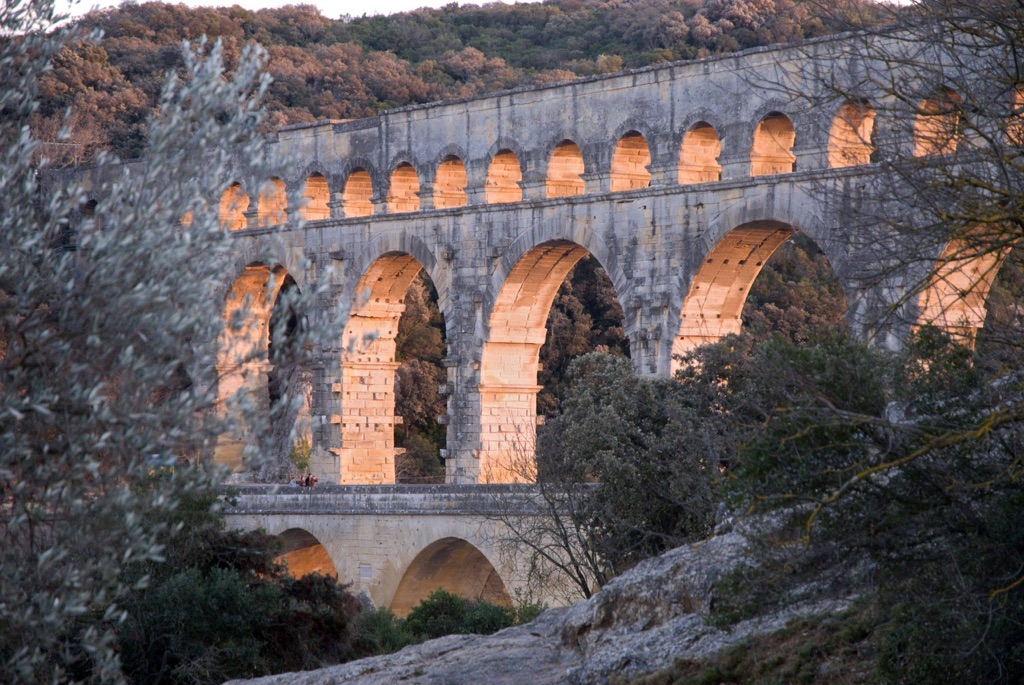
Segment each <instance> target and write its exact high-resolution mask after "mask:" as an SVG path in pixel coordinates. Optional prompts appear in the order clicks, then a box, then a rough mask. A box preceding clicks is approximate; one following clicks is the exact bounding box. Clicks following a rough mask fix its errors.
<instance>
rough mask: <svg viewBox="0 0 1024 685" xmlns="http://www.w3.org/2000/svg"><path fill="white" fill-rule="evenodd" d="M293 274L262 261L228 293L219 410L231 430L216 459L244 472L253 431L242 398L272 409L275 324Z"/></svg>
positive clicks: (219, 373) (219, 345)
mask: <svg viewBox="0 0 1024 685" xmlns="http://www.w3.org/2000/svg"><path fill="white" fill-rule="evenodd" d="M289 278H291V275H290V273H289V272H288V270H287V269H286V268H285V267H284V266H282V265H280V264H274V263H273V262H269V263H268V262H261V261H256V262H253V263H250V264H248V265H246V266H245V268H244V269H243V270H242V271H241V272H240V273H239V274H238V275H237V277H236V278H234V279H233V280H232V282H231V283H230V285H229V286H228V288H227V292H226V294H225V297H224V307H223V317H224V322H225V326H224V329H223V331H222V333H221V337H220V340H219V341H218V342H217V362H216V367H215V369H216V379H217V408H218V411H219V412H220V413H221V416H222V417H223V418H224V419H225V420H226V421H227V422H228V424H229V426H228V430H229V432H228V433H226V434H223V435H221V436H219V437H218V439H217V444H216V446H215V448H214V461H215V462H216V463H218V464H223V465H224V466H226V467H228V468H230V469H231V470H232V471H236V472H237V471H242V470H244V463H243V451H244V449H245V447H246V446H247V444H248V443H249V441H250V440H251V439H252V431H251V430H250V428H251V427H250V426H249V424H248V421H247V419H246V412H245V411H243V410H242V408H241V407H240V406H239V403H240V402H241V401H243V400H244V401H246V402H248V403H252V404H254V405H255V409H257V410H258V409H262V408H265V409H267V410H268V411H269V409H270V391H269V375H270V372H271V365H270V356H269V355H270V323H271V315H272V313H273V310H274V305H275V303H276V301H277V296H278V294H279V293H280V291H281V287H282V286H283V285H284V284H285V282H286V280H287V279H289Z"/></svg>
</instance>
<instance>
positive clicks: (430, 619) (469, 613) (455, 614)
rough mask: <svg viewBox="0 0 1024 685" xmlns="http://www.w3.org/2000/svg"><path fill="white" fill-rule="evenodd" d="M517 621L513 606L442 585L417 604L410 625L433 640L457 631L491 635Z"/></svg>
mask: <svg viewBox="0 0 1024 685" xmlns="http://www.w3.org/2000/svg"><path fill="white" fill-rule="evenodd" d="M515 622H516V612H515V610H514V609H513V608H511V607H503V606H498V605H496V604H492V603H490V602H485V601H483V600H480V601H473V600H468V599H464V598H462V597H459V596H458V595H454V594H452V593H450V592H448V591H447V590H443V589H439V590H434V591H433V592H431V593H430V596H429V597H427V598H426V599H424V600H423V601H422V602H420V603H419V604H417V605H416V606H415V607H413V610H412V611H411V612H409V616H408V617H407V618H406V627H407V628H408V629H409V630H410V631H412V633H413V634H415V635H417V636H418V637H419V638H420V639H423V640H431V639H434V638H437V637H442V636H444V635H452V634H456V633H476V634H479V635H490V634H491V633H494V632H497V631H499V630H501V629H503V628H508V627H509V626H512V625H514V624H515Z"/></svg>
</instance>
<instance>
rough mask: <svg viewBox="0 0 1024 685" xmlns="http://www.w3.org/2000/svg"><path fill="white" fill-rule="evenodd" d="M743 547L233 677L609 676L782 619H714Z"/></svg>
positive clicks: (706, 649) (717, 645)
mask: <svg viewBox="0 0 1024 685" xmlns="http://www.w3.org/2000/svg"><path fill="white" fill-rule="evenodd" d="M743 550H744V543H743V538H742V537H741V536H740V535H739V534H738V533H728V534H725V535H720V536H717V537H713V538H711V539H709V540H708V541H706V542H703V543H700V544H697V545H692V546H687V547H680V548H678V549H674V550H671V551H669V552H666V553H665V554H663V555H661V556H660V557H657V558H655V559H650V560H648V561H645V562H643V563H641V564H639V565H638V566H637V567H636V568H635V569H633V570H632V571H630V572H628V573H626V574H624V575H622V576H621V577H619V578H616V579H615V580H613V581H612V582H611V583H609V584H608V586H607V587H605V588H604V589H603V590H602V591H601V592H599V593H598V594H596V595H595V596H594V597H592V598H591V599H589V600H587V601H585V602H581V603H579V604H577V605H575V606H573V607H569V608H563V609H553V610H550V611H548V612H546V613H544V614H543V615H542V616H540V617H539V618H538V619H537V620H535V621H533V622H531V623H529V624H527V625H524V626H517V627H514V628H509V629H507V630H503V631H501V632H499V633H496V634H494V635H490V636H478V635H452V636H448V637H444V638H441V639H438V640H432V641H430V642H427V643H424V644H422V645H416V646H414V647H409V648H406V649H404V650H402V651H400V652H398V653H396V654H390V655H387V656H381V657H373V658H369V659H362V660H360V661H354V662H351V663H348V664H343V665H341V666H334V667H331V668H325V669H321V670H318V671H309V672H304V673H287V674H282V675H278V676H269V677H266V678H259V679H256V680H249V681H233V683H234V685H242V683H243V682H244V683H245V685H331V684H334V683H338V684H340V683H358V684H360V685H384V684H388V685H391V684H392V683H399V682H401V683H410V684H413V683H416V684H420V685H428V684H431V685H441V684H442V683H443V684H446V685H458V684H463V683H464V684H466V685H492V684H493V685H503V684H507V685H518V684H521V683H527V684H528V685H545V684H547V683H578V684H580V685H582V684H584V683H586V684H588V685H589V684H590V683H605V682H608V679H609V678H610V677H611V676H612V675H615V674H619V675H625V674H633V673H643V672H648V671H652V670H655V669H658V668H661V667H664V666H667V665H669V664H671V663H672V660H673V659H675V658H679V657H682V658H700V657H705V656H707V655H709V654H712V653H714V652H715V651H717V650H719V649H721V648H722V647H724V646H727V645H729V644H732V643H734V642H736V641H737V640H740V639H743V638H745V637H747V636H748V635H751V634H755V633H759V632H766V631H769V630H774V629H777V628H780V627H782V626H783V625H784V624H785V621H786V620H788V618H790V616H791V614H787V615H786V616H774V617H769V618H767V619H759V620H755V621H748V622H745V623H742V624H740V625H738V626H736V627H735V628H734V629H733V630H732V631H730V632H728V633H726V632H724V631H721V630H719V629H717V628H714V627H712V626H709V625H707V624H706V623H705V621H704V615H706V613H707V612H708V610H709V609H710V606H711V595H712V585H713V583H714V581H715V579H716V578H717V577H718V576H719V575H720V574H721V573H722V572H723V571H726V570H728V569H729V568H732V567H733V566H734V565H735V564H736V562H737V561H738V560H739V559H740V556H741V554H742V553H743Z"/></svg>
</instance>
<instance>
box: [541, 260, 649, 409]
mask: <svg viewBox="0 0 1024 685" xmlns="http://www.w3.org/2000/svg"><path fill="white" fill-rule="evenodd" d="M545 326H546V328H547V337H546V338H545V340H544V345H543V346H542V347H541V348H540V363H541V370H540V372H539V373H538V374H537V382H538V384H539V385H541V386H543V387H542V389H541V390H540V392H539V393H538V395H537V412H538V413H539V414H544V415H554V414H555V413H557V411H558V403H559V398H560V397H561V395H562V394H564V392H565V388H566V382H567V373H568V370H569V365H570V363H571V362H572V360H573V359H575V358H576V357H579V356H581V355H584V354H587V353H589V352H594V351H604V352H609V353H611V354H618V355H622V356H624V357H628V356H629V341H628V340H627V339H626V336H625V333H623V330H622V306H621V305H620V304H619V299H618V296H617V295H616V293H615V287H614V286H613V285H612V282H611V279H609V278H608V274H607V273H606V272H605V270H604V269H603V268H601V265H600V263H599V262H598V261H597V260H596V259H594V257H587V258H586V259H583V260H582V261H581V262H580V263H579V264H577V265H576V266H575V267H574V268H573V270H572V272H571V273H570V274H569V276H568V277H567V278H566V279H565V282H563V283H562V286H561V288H559V290H558V295H557V296H556V297H555V301H554V302H553V303H552V305H551V311H550V312H549V313H548V319H547V322H546V323H545Z"/></svg>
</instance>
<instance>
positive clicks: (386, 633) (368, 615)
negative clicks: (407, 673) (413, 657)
mask: <svg viewBox="0 0 1024 685" xmlns="http://www.w3.org/2000/svg"><path fill="white" fill-rule="evenodd" d="M419 642H421V640H420V639H418V638H417V637H416V635H414V634H413V632H412V630H411V629H410V628H409V626H408V624H407V623H406V622H405V621H404V620H403V619H400V618H398V617H396V616H395V615H394V613H392V612H391V609H389V608H387V607H381V608H379V609H367V610H364V611H362V612H361V613H360V614H359V615H358V616H356V620H355V637H354V639H353V648H354V649H355V650H356V654H357V655H358V656H359V657H360V658H362V657H366V656H379V655H381V654H391V653H392V652H397V651H398V650H400V649H402V648H403V647H408V646H409V645H414V644H418V643H419Z"/></svg>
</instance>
